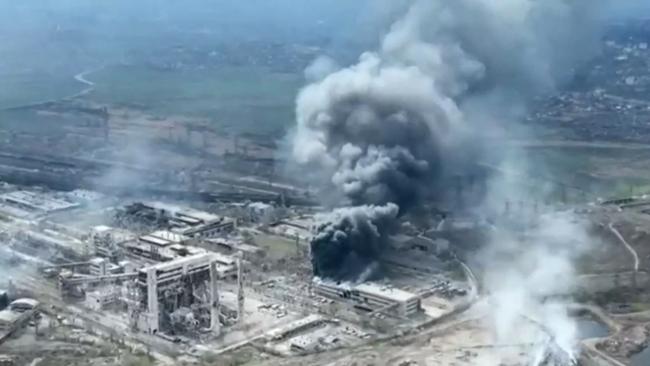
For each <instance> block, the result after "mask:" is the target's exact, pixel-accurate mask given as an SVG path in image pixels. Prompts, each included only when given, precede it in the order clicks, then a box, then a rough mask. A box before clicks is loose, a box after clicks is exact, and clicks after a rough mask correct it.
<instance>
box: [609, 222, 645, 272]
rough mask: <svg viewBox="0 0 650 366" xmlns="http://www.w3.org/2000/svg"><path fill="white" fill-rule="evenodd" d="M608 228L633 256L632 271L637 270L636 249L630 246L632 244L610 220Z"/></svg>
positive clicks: (637, 256) (637, 257)
mask: <svg viewBox="0 0 650 366" xmlns="http://www.w3.org/2000/svg"><path fill="white" fill-rule="evenodd" d="M608 227H609V230H610V231H611V232H612V233H614V235H616V237H617V238H618V240H619V241H620V242H621V243H622V244H623V245H624V246H625V248H626V249H627V251H628V252H630V254H632V257H633V258H634V272H638V271H639V255H638V254H637V253H636V250H634V248H632V246H631V245H630V244H629V243H628V242H627V241H626V240H625V238H624V237H623V235H621V233H620V232H619V231H618V230H617V229H616V228H615V227H614V223H612V222H610V223H609V225H608Z"/></svg>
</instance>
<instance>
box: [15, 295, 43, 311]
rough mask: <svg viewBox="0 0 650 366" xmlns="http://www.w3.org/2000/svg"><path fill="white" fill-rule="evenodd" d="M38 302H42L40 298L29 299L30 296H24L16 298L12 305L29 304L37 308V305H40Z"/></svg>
mask: <svg viewBox="0 0 650 366" xmlns="http://www.w3.org/2000/svg"><path fill="white" fill-rule="evenodd" d="M38 304H40V303H39V302H38V300H34V299H29V298H26V297H23V298H21V299H16V300H14V301H12V302H11V305H10V306H14V305H27V306H29V307H32V308H35V307H37V306H38Z"/></svg>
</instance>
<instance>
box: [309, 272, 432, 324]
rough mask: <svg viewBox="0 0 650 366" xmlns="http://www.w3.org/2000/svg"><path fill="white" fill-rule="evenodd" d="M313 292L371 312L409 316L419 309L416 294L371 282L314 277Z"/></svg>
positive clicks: (418, 299)
mask: <svg viewBox="0 0 650 366" xmlns="http://www.w3.org/2000/svg"><path fill="white" fill-rule="evenodd" d="M313 285H314V287H313V288H314V292H315V293H316V294H317V295H319V296H323V297H327V298H330V299H334V300H339V301H344V302H348V303H350V304H351V305H353V306H354V307H355V308H357V309H360V310H364V311H368V312H373V311H377V310H381V311H385V312H390V313H394V314H397V315H399V316H410V315H413V314H415V313H417V312H418V311H420V297H419V296H418V295H416V294H413V293H410V292H407V291H404V290H400V289H397V288H394V287H389V286H384V285H380V284H377V283H373V282H366V283H362V284H357V285H355V284H350V283H336V282H332V281H324V280H321V279H318V278H316V279H314V282H313Z"/></svg>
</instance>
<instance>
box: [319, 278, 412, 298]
mask: <svg viewBox="0 0 650 366" xmlns="http://www.w3.org/2000/svg"><path fill="white" fill-rule="evenodd" d="M313 282H314V284H316V285H319V284H320V285H323V286H328V287H330V288H338V289H341V290H346V291H359V292H360V293H361V294H367V295H370V296H376V297H381V298H384V299H387V300H389V301H395V302H408V301H411V300H414V299H417V298H418V297H419V296H418V295H416V294H414V293H412V292H408V291H404V290H401V289H398V288H395V287H391V286H386V285H382V284H379V283H376V282H364V283H360V284H354V283H350V282H343V283H336V282H333V281H328V280H323V279H320V278H314V280H313Z"/></svg>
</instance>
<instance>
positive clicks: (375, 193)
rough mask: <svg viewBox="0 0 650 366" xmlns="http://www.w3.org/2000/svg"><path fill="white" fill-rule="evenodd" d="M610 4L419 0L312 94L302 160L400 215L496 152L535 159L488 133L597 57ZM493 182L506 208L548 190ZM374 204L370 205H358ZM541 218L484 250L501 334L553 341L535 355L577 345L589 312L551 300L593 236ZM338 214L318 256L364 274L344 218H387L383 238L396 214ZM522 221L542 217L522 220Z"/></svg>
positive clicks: (297, 145)
mask: <svg viewBox="0 0 650 366" xmlns="http://www.w3.org/2000/svg"><path fill="white" fill-rule="evenodd" d="M605 5H609V2H607V1H599V2H594V1H587V0H574V1H567V0H545V1H536V0H501V1H494V0H455V1H445V0H415V1H412V2H411V5H410V6H409V7H408V10H407V11H406V14H405V15H404V16H402V17H401V18H400V19H399V20H398V21H397V22H395V23H394V24H393V26H392V27H391V29H390V31H389V32H388V34H387V35H386V36H385V37H384V38H383V40H382V42H381V45H380V47H379V50H377V51H375V52H366V53H364V54H363V55H362V56H361V57H360V59H359V62H358V63H357V64H355V65H352V66H349V67H346V68H342V69H339V70H337V71H335V72H333V73H332V74H330V75H328V76H325V77H322V75H320V74H318V77H317V78H313V80H316V81H315V82H313V83H312V84H310V85H308V86H306V87H305V88H304V89H303V90H302V91H301V92H300V94H299V96H298V98H297V106H296V116H297V126H296V128H295V131H293V133H292V135H291V139H292V158H293V160H294V161H296V162H297V163H298V164H299V165H300V166H301V167H303V168H306V170H308V171H309V172H310V173H311V174H310V175H311V176H312V177H314V178H315V184H319V183H320V184H321V185H322V186H324V187H326V188H330V189H331V188H332V187H333V188H334V189H335V190H336V191H338V192H339V194H340V196H339V203H341V204H348V205H353V206H354V205H368V204H371V205H377V206H372V207H382V206H383V205H386V204H395V205H397V206H396V207H398V208H399V212H400V214H403V213H408V212H409V211H410V210H411V209H412V208H413V207H414V206H418V205H420V204H421V203H422V201H423V200H425V199H427V198H431V197H436V198H437V197H440V196H443V197H444V196H445V195H446V194H447V193H448V192H447V190H448V189H446V188H445V186H444V184H440V182H445V178H446V177H448V176H449V175H452V174H456V173H458V171H461V173H462V171H463V170H471V169H472V166H474V164H476V163H477V162H480V161H481V159H483V158H485V157H486V156H497V157H499V158H500V159H501V161H502V163H501V167H502V168H504V169H508V168H510V167H511V166H512V165H513V162H514V161H517V164H519V165H520V166H522V165H523V166H525V165H526V164H527V162H526V161H525V159H521V158H520V157H518V158H517V159H513V156H511V155H508V154H505V155H504V153H503V152H499V153H498V154H496V153H494V150H502V149H498V148H497V149H494V147H493V146H488V145H487V143H486V137H488V136H492V133H493V130H495V129H498V128H501V129H502V130H503V132H499V133H505V134H506V135H507V130H508V126H509V125H510V124H511V123H513V122H516V120H517V119H518V118H520V117H521V116H522V115H523V114H524V113H525V111H526V104H527V102H528V101H529V100H530V99H531V98H532V97H534V96H537V95H540V94H544V93H548V92H552V91H553V90H554V89H555V88H556V87H557V86H558V85H560V84H561V83H562V82H563V81H565V80H566V79H567V78H569V77H570V76H571V74H572V73H573V70H574V68H576V67H577V66H579V65H580V63H581V62H584V61H587V60H589V59H590V58H591V57H593V55H594V54H595V52H596V51H597V50H598V44H599V42H600V32H599V30H600V26H601V25H602V24H599V17H598V15H599V11H600V10H601V9H602V8H601V7H602V6H605ZM320 69H322V68H320ZM310 73H311V72H310ZM314 74H316V73H314ZM314 172H316V173H314ZM510 178H512V177H510ZM323 182H324V183H323ZM493 183H494V184H493V186H492V187H491V189H490V190H488V194H487V197H484V198H485V204H484V205H483V207H482V208H483V210H484V212H486V213H489V214H495V213H497V212H498V211H499V210H500V208H501V207H503V204H504V202H505V201H506V200H508V199H512V200H514V201H516V200H517V199H523V198H526V199H528V200H530V199H531V198H532V199H537V198H540V199H541V197H535V196H534V195H532V196H531V194H530V192H529V191H525V190H523V189H522V187H521V186H520V185H521V179H517V178H515V179H503V180H501V181H499V182H493ZM330 198H331V196H330ZM359 207H367V206H359ZM360 211H361V212H367V210H355V209H350V210H349V212H352V213H357V212H360ZM534 216H535V215H531V217H530V218H531V221H530V222H528V221H526V220H522V219H525V218H524V217H519V219H520V220H519V221H520V222H519V224H520V226H519V228H518V231H517V232H519V233H521V232H525V233H526V235H525V237H521V234H514V233H513V232H510V231H508V230H501V231H497V233H496V234H495V237H493V238H492V240H491V243H490V244H489V245H488V246H487V248H486V249H485V251H484V253H482V256H481V257H480V258H479V261H480V262H481V263H482V265H483V266H484V267H485V268H487V269H486V270H485V273H484V282H485V287H486V290H487V291H488V293H489V294H490V299H491V303H490V308H491V311H490V314H491V317H490V318H491V324H492V326H493V329H494V331H495V335H496V337H497V339H498V340H500V341H504V342H505V341H507V340H517V341H522V339H523V340H526V338H525V337H526V336H530V337H531V338H532V339H531V340H530V341H531V342H533V343H535V344H541V345H542V346H540V347H541V348H536V349H535V350H534V351H532V352H531V353H530V363H531V364H533V365H534V364H537V363H539V362H542V359H543V358H544V357H542V356H543V355H544V354H545V352H549V349H550V350H557V349H560V350H562V352H560V353H564V354H565V355H568V356H569V357H573V356H575V343H576V331H575V324H574V322H573V321H572V320H571V318H570V317H569V314H568V312H567V311H566V307H565V306H563V305H562V304H561V303H559V302H552V301H550V300H547V298H548V297H549V296H551V295H553V294H557V293H564V292H565V291H567V290H568V286H571V284H572V279H573V278H575V273H574V270H573V265H572V261H573V259H574V258H575V256H577V255H579V254H580V252H581V250H582V249H581V248H583V244H585V243H588V242H589V240H588V238H587V237H586V234H585V233H586V231H585V230H584V226H583V224H581V223H579V222H576V221H575V220H574V219H573V218H572V217H569V216H568V215H567V214H562V215H558V214H552V215H549V216H544V217H541V218H539V217H538V218H536V217H534ZM383 217H386V216H383ZM395 217H397V216H395ZM338 218H339V221H338V222H331V223H329V224H328V225H326V226H324V227H323V228H322V229H323V230H322V231H321V235H318V236H317V238H319V239H318V240H316V241H315V243H316V246H317V249H318V250H316V251H313V252H312V255H313V256H315V258H314V262H315V263H319V262H321V261H322V262H325V263H328V264H330V266H333V267H334V268H333V269H332V273H335V274H340V273H347V272H356V273H358V272H361V271H362V270H363V268H361V269H356V270H355V271H350V270H349V269H347V268H345V266H347V265H349V263H350V261H348V260H346V258H348V257H349V255H350V254H351V253H350V251H346V250H345V249H342V250H340V249H341V248H342V246H341V245H340V243H341V240H340V239H341V238H342V237H345V238H346V240H350V238H352V239H351V240H355V236H354V235H353V236H350V235H341V234H339V233H340V232H346V230H345V229H344V230H335V229H334V228H350V227H355V225H350V222H363V223H364V225H365V226H367V227H373V228H375V229H376V230H377V233H376V235H375V237H383V236H384V235H385V234H386V233H385V232H383V230H384V229H383V228H384V226H383V225H375V224H374V223H373V221H372V220H373V218H372V217H370V216H368V215H365V216H364V219H363V220H361V221H359V220H358V219H359V217H358V216H356V218H355V217H353V218H351V217H347V216H345V215H339V216H338ZM522 223H523V225H524V226H526V225H533V227H531V228H528V229H527V230H522V228H521V224H522ZM388 226H390V225H388ZM371 243H373V245H374V243H376V241H371ZM576 243H578V244H579V245H577V244H576ZM330 246H331V248H330ZM349 246H351V247H355V248H357V250H356V251H355V252H357V253H358V252H361V253H364V252H365V253H370V254H372V255H374V254H376V253H377V251H376V250H363V249H358V248H359V247H360V246H363V243H362V242H360V243H354V244H352V245H349ZM313 248H314V243H312V249H313ZM370 249H374V247H373V248H370ZM320 253H324V255H326V256H329V257H323V258H320V257H318V256H319V255H320ZM337 256H338V257H337ZM371 259H372V258H363V261H356V262H354V263H373V261H372V260H371ZM337 266H339V267H340V268H338V270H337V269H336V267H337ZM522 317H524V318H525V317H529V318H531V319H532V320H533V321H535V322H539V323H540V324H542V325H543V330H544V331H543V332H541V333H540V334H542V336H540V335H539V334H528V335H525V334H524V335H522V334H518V333H517V331H518V325H519V324H521V322H522ZM538 337H542V338H540V339H538ZM544 337H545V338H544ZM497 358H498V355H497ZM492 364H493V363H492V361H490V362H488V363H485V365H486V366H487V365H492ZM496 364H498V363H496Z"/></svg>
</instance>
